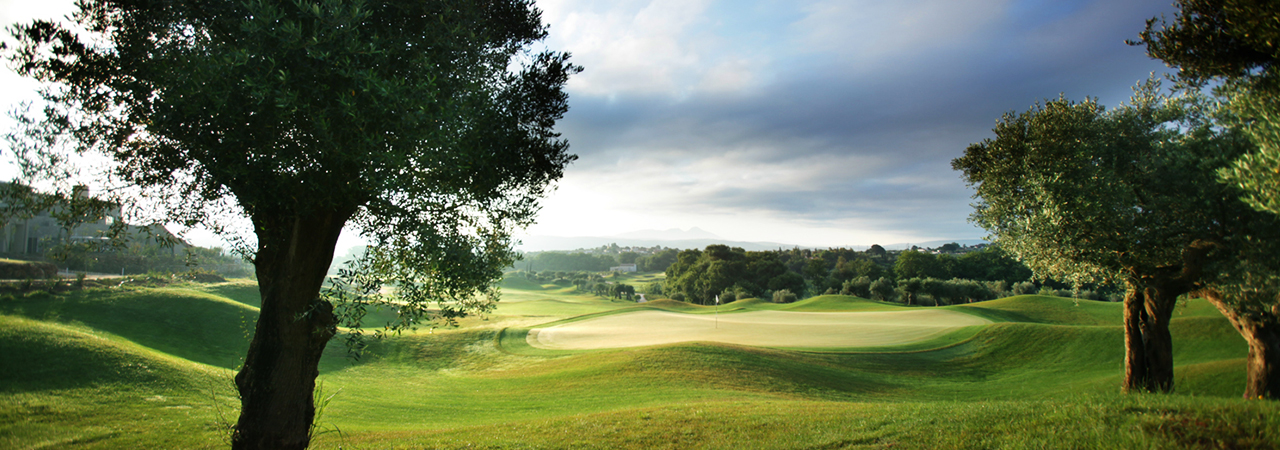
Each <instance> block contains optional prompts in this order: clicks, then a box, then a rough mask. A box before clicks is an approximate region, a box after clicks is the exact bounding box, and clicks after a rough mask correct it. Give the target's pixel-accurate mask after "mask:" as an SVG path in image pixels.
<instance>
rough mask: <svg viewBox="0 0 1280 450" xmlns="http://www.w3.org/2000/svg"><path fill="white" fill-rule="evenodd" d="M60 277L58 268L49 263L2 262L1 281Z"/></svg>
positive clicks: (5, 260)
mask: <svg viewBox="0 0 1280 450" xmlns="http://www.w3.org/2000/svg"><path fill="white" fill-rule="evenodd" d="M57 275H58V266H55V265H53V264H52V263H47V262H37V261H17V260H12V259H4V260H0V279H6V280H21V279H24V278H40V279H48V278H49V277H53V276H57Z"/></svg>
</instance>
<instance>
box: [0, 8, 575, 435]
mask: <svg viewBox="0 0 1280 450" xmlns="http://www.w3.org/2000/svg"><path fill="white" fill-rule="evenodd" d="M78 6H79V7H80V10H79V11H78V12H77V13H76V14H75V15H74V17H73V19H74V20H75V21H76V22H77V25H76V26H74V27H72V26H64V25H60V24H55V23H53V22H48V21H36V22H33V23H31V24H27V25H19V26H16V27H15V28H14V29H13V30H14V33H15V35H16V36H17V37H18V39H19V41H20V45H19V46H18V47H17V48H16V49H13V51H12V52H10V53H9V58H10V60H11V61H13V62H14V63H15V65H16V66H17V68H18V70H19V72H21V73H23V74H25V75H27V76H31V77H34V78H36V79H38V80H41V81H45V82H47V83H49V86H50V87H49V88H48V89H45V90H44V91H43V96H44V98H45V99H46V100H47V101H48V102H49V104H50V105H51V107H50V108H48V109H46V110H45V111H44V113H45V116H46V117H45V118H44V120H42V121H40V122H38V123H39V124H41V126H43V127H45V128H44V129H48V127H50V126H52V127H53V128H55V129H56V131H57V132H58V133H61V134H62V135H64V136H69V137H70V138H72V139H71V142H72V143H73V145H74V146H75V148H76V150H78V151H82V152H85V151H92V152H98V153H101V154H104V155H107V156H108V157H110V158H111V159H112V160H113V161H115V164H114V165H112V167H111V172H110V173H109V174H107V175H109V176H111V177H112V178H113V179H115V180H118V181H120V182H122V183H124V184H126V185H129V186H133V187H136V188H137V189H138V190H139V192H141V193H142V194H144V195H147V196H149V197H151V198H153V199H155V200H156V201H157V202H159V203H160V204H161V205H163V206H164V207H166V208H165V209H166V211H167V212H168V213H169V217H170V219H171V220H175V221H177V222H178V223H181V224H184V225H194V224H197V223H209V222H210V219H212V218H215V217H216V216H217V214H218V213H219V212H221V211H225V210H228V209H229V210H232V211H240V212H242V214H243V215H244V216H245V217H247V218H248V219H249V220H250V222H251V223H252V228H253V234H254V237H255V238H256V244H255V245H251V246H249V247H246V248H245V250H246V251H247V252H248V253H249V254H250V255H251V257H252V260H253V262H254V264H255V266H256V271H257V275H258V280H259V285H260V287H261V290H262V298H263V302H262V309H261V315H260V318H259V321H258V325H257V328H256V330H255V334H254V339H253V341H252V344H251V347H250V350H249V355H248V357H247V358H246V360H245V363H244V366H243V368H242V370H241V371H240V372H239V374H238V375H237V377H236V382H237V385H238V387H239V389H240V393H241V399H242V413H241V418H240V421H239V423H238V424H237V426H236V433H235V437H234V447H236V448H303V447H305V446H306V445H307V443H308V442H309V436H308V430H309V427H310V424H311V419H312V415H313V412H314V406H313V404H312V394H311V392H312V390H313V387H314V378H315V376H316V374H317V369H316V367H317V366H316V364H317V362H318V358H319V355H320V350H322V349H323V348H324V346H325V343H326V342H327V341H328V340H329V339H330V337H332V336H333V335H334V334H335V333H336V325H337V324H338V323H339V321H340V320H346V321H349V322H351V323H353V324H354V323H359V320H360V318H361V317H362V314H361V312H362V311H363V306H364V305H365V304H366V303H368V302H369V301H372V300H377V299H378V297H377V296H376V295H375V296H371V295H367V294H372V293H375V292H377V291H376V290H375V289H374V287H375V286H380V285H381V284H383V283H392V284H395V285H397V287H398V289H397V294H396V297H397V298H396V299H395V301H396V302H397V304H399V305H401V308H400V310H401V311H402V313H405V314H406V315H405V318H404V319H402V320H401V321H400V322H397V323H395V324H392V325H393V326H397V327H408V326H412V324H414V323H418V322H420V321H421V320H422V319H424V318H425V319H429V318H430V317H431V316H430V315H429V314H438V316H439V317H443V318H445V319H448V318H451V317H455V316H457V315H461V314H465V313H466V312H468V311H474V310H484V309H486V308H489V307H491V306H490V305H491V304H492V301H493V300H494V298H495V295H496V292H495V291H494V290H493V288H492V287H491V283H492V282H493V281H495V280H497V279H498V278H499V277H500V276H501V269H502V268H503V267H506V266H508V265H509V264H510V263H511V261H512V258H513V254H512V252H511V250H510V244H511V239H510V231H511V230H512V229H514V228H518V227H522V226H525V225H527V224H529V223H530V222H531V220H532V218H533V214H534V213H535V212H536V210H537V201H538V199H539V198H540V197H542V196H543V195H544V193H545V192H546V189H547V186H548V184H549V183H550V182H551V181H553V180H556V179H558V178H559V177H560V176H561V175H562V173H563V168H564V167H565V165H566V164H568V163H569V162H571V161H572V160H573V159H574V157H573V156H572V155H570V154H568V153H567V148H568V144H567V143H566V142H565V141H564V140H561V139H559V137H558V134H556V133H555V132H554V131H553V126H554V124H555V122H556V120H558V119H559V118H560V117H562V116H563V114H564V112H565V111H566V110H567V97H566V95H565V93H564V92H563V86H564V84H565V82H566V81H567V79H568V77H569V76H570V75H571V74H572V73H575V72H576V71H578V70H580V69H579V68H578V67H576V66H574V65H572V64H570V63H569V62H568V55H567V54H563V53H555V52H551V51H547V52H543V53H537V54H530V53H529V52H528V51H527V50H526V49H528V48H529V47H530V46H531V45H532V44H533V43H534V42H536V41H538V40H541V39H543V38H544V37H545V36H546V33H547V31H546V27H545V26H544V25H543V24H542V23H541V17H540V12H539V11H538V10H537V9H536V8H534V7H533V4H532V2H531V1H527V0H487V1H461V0H457V1H454V0H439V1H388V2H377V3H371V2H364V1H359V0H319V1H317V2H305V1H303V2H281V1H270V0H250V1H245V2H240V1H220V0H216V1H199V2H194V1H180V0H173V1H155V0H89V1H85V2H81V3H79V4H78ZM33 123H34V122H33ZM37 131H38V130H37ZM34 134H35V133H34V132H33V133H32V134H31V135H34ZM346 225H351V226H353V227H355V228H356V229H358V230H359V231H360V233H361V234H362V235H364V236H365V237H366V238H367V239H368V240H370V241H371V242H372V243H373V244H374V245H373V247H372V248H371V249H370V251H369V252H366V254H365V257H364V258H363V259H362V260H360V261H359V263H358V264H356V266H354V269H355V270H354V271H349V272H346V274H347V275H349V277H348V279H349V281H348V283H349V284H347V285H345V286H347V287H350V289H342V286H339V288H337V289H331V290H329V291H327V292H328V294H327V295H326V296H325V297H321V296H318V294H319V293H320V289H321V284H322V282H323V280H324V275H325V271H326V269H327V268H328V265H329V262H330V261H331V259H332V256H333V248H334V245H335V243H336V241H337V238H338V234H339V232H340V231H341V230H342V229H343V227H344V226H346ZM476 293H481V294H483V295H476ZM433 302H434V304H435V305H436V306H435V309H434V310H428V305H430V304H432V303H433ZM335 304H337V305H338V306H339V309H338V310H337V311H335V309H334V306H335ZM344 306H346V308H344ZM429 311H438V313H431V312H429Z"/></svg>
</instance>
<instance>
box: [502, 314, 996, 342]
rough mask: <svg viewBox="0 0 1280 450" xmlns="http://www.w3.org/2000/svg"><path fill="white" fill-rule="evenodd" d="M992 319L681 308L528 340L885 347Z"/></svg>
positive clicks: (589, 323) (553, 329) (540, 333)
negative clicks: (686, 311) (703, 311)
mask: <svg viewBox="0 0 1280 450" xmlns="http://www.w3.org/2000/svg"><path fill="white" fill-rule="evenodd" d="M988 323H991V321H989V320H987V319H983V318H980V317H976V316H972V315H968V314H964V313H958V312H954V311H947V310H938V309H928V310H924V309H921V310H909V311H876V312H789V311H751V312H743V313H734V314H719V315H714V314H712V315H709V314H680V313H674V312H667V311H640V312H634V313H626V314H615V315H610V316H604V317H600V318H597V319H591V320H584V321H579V322H572V323H566V324H561V325H555V326H550V327H546V328H538V329H533V330H530V331H529V336H528V338H527V339H528V342H529V345H532V346H535V347H539V348H546V349H562V350H585V349H601V348H617V347H643V346H649V345H660V344H671V343H676V342H688V341H711V342H723V343H727V344H739V345H751V346H758V347H782V348H848V347H880V346H889V345H899V344H908V343H912V342H918V341H923V340H926V339H930V338H933V337H937V336H940V335H942V334H945V333H948V332H950V331H954V330H956V329H959V328H963V327H967V326H972V325H985V324H988Z"/></svg>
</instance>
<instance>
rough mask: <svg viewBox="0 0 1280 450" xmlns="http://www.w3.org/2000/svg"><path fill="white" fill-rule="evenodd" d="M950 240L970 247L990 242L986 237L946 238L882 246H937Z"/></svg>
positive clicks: (896, 247) (897, 248) (906, 247)
mask: <svg viewBox="0 0 1280 450" xmlns="http://www.w3.org/2000/svg"><path fill="white" fill-rule="evenodd" d="M952 242H955V243H957V244H960V245H963V246H966V247H972V246H975V245H978V244H989V243H990V242H987V241H986V239H946V240H941V241H924V242H909V243H900V244H889V245H883V246H882V247H884V248H885V250H906V249H908V248H911V246H913V245H914V246H916V247H920V248H938V247H941V246H943V245H944V244H950V243H952Z"/></svg>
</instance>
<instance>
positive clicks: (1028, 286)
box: [1011, 281, 1036, 295]
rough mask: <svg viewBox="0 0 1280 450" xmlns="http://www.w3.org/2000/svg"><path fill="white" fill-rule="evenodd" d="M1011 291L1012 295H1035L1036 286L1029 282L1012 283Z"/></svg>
mask: <svg viewBox="0 0 1280 450" xmlns="http://www.w3.org/2000/svg"><path fill="white" fill-rule="evenodd" d="M1011 289H1012V290H1013V295H1029V294H1034V293H1036V284H1035V283H1032V282H1030V281H1023V282H1021V283H1014V284H1013V287H1012V288H1011Z"/></svg>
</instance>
